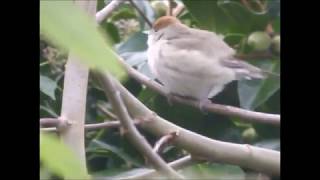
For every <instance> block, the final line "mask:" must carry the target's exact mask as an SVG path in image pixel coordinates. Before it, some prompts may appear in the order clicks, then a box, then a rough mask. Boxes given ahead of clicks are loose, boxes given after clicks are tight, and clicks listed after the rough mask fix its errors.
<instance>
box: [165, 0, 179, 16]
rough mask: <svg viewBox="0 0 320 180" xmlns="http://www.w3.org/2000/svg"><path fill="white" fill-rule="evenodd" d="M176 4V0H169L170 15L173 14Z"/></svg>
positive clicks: (168, 10) (168, 12)
mask: <svg viewBox="0 0 320 180" xmlns="http://www.w3.org/2000/svg"><path fill="white" fill-rule="evenodd" d="M175 5H177V4H176V3H175V2H174V0H168V9H167V15H168V16H172V14H173V9H174V8H175Z"/></svg>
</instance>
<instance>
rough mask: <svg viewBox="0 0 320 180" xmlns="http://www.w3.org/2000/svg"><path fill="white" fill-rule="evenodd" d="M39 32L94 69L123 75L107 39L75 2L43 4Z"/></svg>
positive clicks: (41, 2)
mask: <svg viewBox="0 0 320 180" xmlns="http://www.w3.org/2000/svg"><path fill="white" fill-rule="evenodd" d="M40 32H41V33H43V34H44V35H45V36H46V38H48V39H49V40H51V41H52V42H53V43H55V44H56V45H58V46H60V47H62V48H65V49H68V50H70V52H72V53H74V54H75V55H76V56H77V57H79V59H81V61H82V62H84V63H86V64H87V65H89V66H91V67H93V68H99V69H101V70H109V71H110V72H112V73H114V74H115V75H118V76H120V75H123V73H124V71H123V69H122V68H121V66H120V65H119V64H118V62H117V60H116V59H115V56H114V54H113V52H112V49H111V48H110V46H109V45H108V44H107V41H106V39H107V38H106V37H105V36H103V34H102V33H101V32H102V31H101V30H100V29H99V28H97V25H96V23H95V21H94V19H93V17H91V18H90V17H89V16H88V15H87V14H86V13H84V12H83V11H82V10H80V9H79V8H78V7H77V6H76V5H74V4H73V3H72V1H40Z"/></svg>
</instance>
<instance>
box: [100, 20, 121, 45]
mask: <svg viewBox="0 0 320 180" xmlns="http://www.w3.org/2000/svg"><path fill="white" fill-rule="evenodd" d="M101 26H103V27H104V29H105V30H106V32H107V33H108V34H109V35H110V37H111V38H112V41H113V42H114V43H119V42H120V35H119V31H118V29H117V27H116V26H115V25H114V24H113V23H111V22H103V23H102V24H101Z"/></svg>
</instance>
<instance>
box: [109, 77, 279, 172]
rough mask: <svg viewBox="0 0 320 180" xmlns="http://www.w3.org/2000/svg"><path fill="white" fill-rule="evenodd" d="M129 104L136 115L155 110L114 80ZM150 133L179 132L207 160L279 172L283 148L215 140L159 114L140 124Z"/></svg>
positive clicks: (188, 147) (178, 140) (177, 139)
mask: <svg viewBox="0 0 320 180" xmlns="http://www.w3.org/2000/svg"><path fill="white" fill-rule="evenodd" d="M114 83H115V85H116V87H117V88H118V89H119V91H120V93H121V96H122V98H123V100H124V102H125V104H126V105H127V107H130V108H128V111H129V113H130V114H131V115H132V116H133V117H134V118H135V117H145V116H149V115H150V114H153V112H152V111H151V110H149V109H148V108H147V107H146V106H145V105H144V104H143V103H141V102H140V101H139V100H138V99H136V98H135V97H134V96H133V95H132V94H131V93H130V92H129V91H128V90H127V89H125V88H124V87H123V86H122V85H121V84H120V83H119V82H118V81H116V80H115V81H114ZM140 127H141V128H143V129H144V130H146V131H148V132H149V133H151V134H153V135H155V136H158V137H162V136H164V135H166V134H168V133H170V132H179V136H177V137H175V138H174V139H173V142H172V143H173V144H174V145H176V146H179V147H181V148H183V149H185V150H187V151H189V152H190V153H191V154H193V155H195V156H197V157H205V158H206V159H207V160H211V161H215V162H222V163H229V164H234V165H238V166H241V167H245V168H249V169H253V170H256V171H258V172H263V173H266V174H271V175H276V176H279V174H280V152H278V151H274V150H269V149H264V148H259V147H254V146H249V145H242V144H235V143H228V142H222V141H217V140H213V139H210V138H207V137H204V136H202V135H199V134H197V133H194V132H192V131H189V130H186V129H183V128H181V127H179V126H177V125H175V124H173V123H171V122H168V121H167V120H165V119H163V118H161V117H159V116H155V117H154V119H153V120H151V121H149V122H147V123H143V124H141V125H140Z"/></svg>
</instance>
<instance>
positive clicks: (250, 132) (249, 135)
mask: <svg viewBox="0 0 320 180" xmlns="http://www.w3.org/2000/svg"><path fill="white" fill-rule="evenodd" d="M242 137H243V139H245V140H247V141H252V140H254V139H255V138H256V137H257V132H256V130H255V129H254V128H248V129H246V130H244V131H243V133H242Z"/></svg>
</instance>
